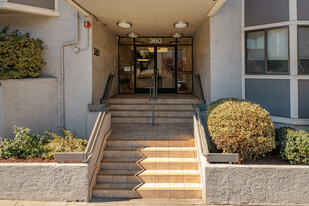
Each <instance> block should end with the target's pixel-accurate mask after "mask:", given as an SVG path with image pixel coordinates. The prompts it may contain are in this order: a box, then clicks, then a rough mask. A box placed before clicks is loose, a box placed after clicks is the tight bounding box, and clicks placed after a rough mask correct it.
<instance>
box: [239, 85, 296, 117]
mask: <svg viewBox="0 0 309 206" xmlns="http://www.w3.org/2000/svg"><path fill="white" fill-rule="evenodd" d="M245 86H246V88H245V90H246V99H247V100H250V101H252V102H255V103H258V104H260V105H261V106H262V107H263V108H265V109H266V110H267V111H268V112H269V113H270V114H271V115H272V116H279V117H290V80H285V79H284V80H281V79H246V83H245Z"/></svg>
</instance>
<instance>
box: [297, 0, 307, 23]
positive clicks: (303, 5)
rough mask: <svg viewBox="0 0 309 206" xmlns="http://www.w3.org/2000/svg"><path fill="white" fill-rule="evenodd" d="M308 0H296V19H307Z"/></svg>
mask: <svg viewBox="0 0 309 206" xmlns="http://www.w3.org/2000/svg"><path fill="white" fill-rule="evenodd" d="M308 10H309V1H308V0H298V1H297V19H298V20H309V12H308Z"/></svg>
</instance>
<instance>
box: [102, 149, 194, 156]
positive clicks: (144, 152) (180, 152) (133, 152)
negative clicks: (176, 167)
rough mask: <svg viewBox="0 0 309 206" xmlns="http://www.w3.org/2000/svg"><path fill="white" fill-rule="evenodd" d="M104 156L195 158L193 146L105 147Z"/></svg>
mask: <svg viewBox="0 0 309 206" xmlns="http://www.w3.org/2000/svg"><path fill="white" fill-rule="evenodd" d="M104 157H171V158H196V149H195V147H145V148H141V147H107V148H105V150H104Z"/></svg>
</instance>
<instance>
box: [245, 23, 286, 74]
mask: <svg viewBox="0 0 309 206" xmlns="http://www.w3.org/2000/svg"><path fill="white" fill-rule="evenodd" d="M274 29H287V31H288V71H287V72H269V71H268V47H267V46H268V35H267V33H268V31H270V30H274ZM259 31H263V32H264V61H265V62H264V66H265V67H264V72H263V73H258V72H248V47H247V46H248V43H247V38H248V33H250V32H259ZM245 74H246V75H290V28H289V26H279V27H271V28H263V29H256V30H248V31H245Z"/></svg>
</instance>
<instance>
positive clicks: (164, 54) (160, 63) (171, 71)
mask: <svg viewBox="0 0 309 206" xmlns="http://www.w3.org/2000/svg"><path fill="white" fill-rule="evenodd" d="M175 59H176V56H175V47H157V68H158V75H159V84H158V88H159V89H176V86H175V85H176V76H175V74H176V68H175V66H176V65H175ZM175 91H176V90H175Z"/></svg>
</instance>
